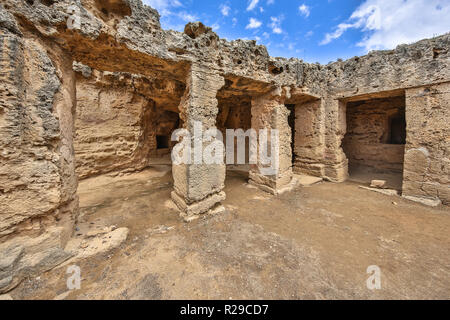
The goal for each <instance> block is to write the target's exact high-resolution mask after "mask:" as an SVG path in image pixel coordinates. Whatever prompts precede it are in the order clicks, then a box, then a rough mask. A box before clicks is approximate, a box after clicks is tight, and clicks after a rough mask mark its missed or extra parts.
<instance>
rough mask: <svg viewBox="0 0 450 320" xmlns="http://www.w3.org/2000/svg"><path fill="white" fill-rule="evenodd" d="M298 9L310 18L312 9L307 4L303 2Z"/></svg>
mask: <svg viewBox="0 0 450 320" xmlns="http://www.w3.org/2000/svg"><path fill="white" fill-rule="evenodd" d="M298 10H299V11H300V13H301V14H302V15H304V16H305V17H306V18H308V17H309V14H310V13H311V9H310V8H309V7H308V6H307V5H306V4H302V5H301V6H300V7H298Z"/></svg>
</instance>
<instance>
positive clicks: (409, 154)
mask: <svg viewBox="0 0 450 320" xmlns="http://www.w3.org/2000/svg"><path fill="white" fill-rule="evenodd" d="M449 119H450V83H449V82H447V83H443V84H438V85H431V86H426V87H420V88H414V89H408V90H406V123H407V143H406V152H405V165H404V174H403V179H404V180H403V195H404V196H406V197H412V198H413V199H414V198H416V199H419V200H420V199H429V200H431V201H432V202H433V201H434V202H439V201H442V202H443V203H445V204H449V203H450V126H449V124H448V121H449Z"/></svg>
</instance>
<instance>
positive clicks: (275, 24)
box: [269, 16, 284, 34]
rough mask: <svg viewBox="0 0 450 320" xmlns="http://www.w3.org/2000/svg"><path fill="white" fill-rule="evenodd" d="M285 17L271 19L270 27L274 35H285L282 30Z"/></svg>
mask: <svg viewBox="0 0 450 320" xmlns="http://www.w3.org/2000/svg"><path fill="white" fill-rule="evenodd" d="M283 19H284V17H283V16H280V17H270V21H271V22H270V24H269V27H270V28H271V29H272V32H273V33H276V34H281V33H283V29H281V22H282V21H283Z"/></svg>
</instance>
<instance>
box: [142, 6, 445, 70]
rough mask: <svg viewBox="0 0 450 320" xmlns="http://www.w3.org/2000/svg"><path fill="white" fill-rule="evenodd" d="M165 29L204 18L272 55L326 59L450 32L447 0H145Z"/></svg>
mask: <svg viewBox="0 0 450 320" xmlns="http://www.w3.org/2000/svg"><path fill="white" fill-rule="evenodd" d="M143 1H144V3H146V4H148V5H150V6H152V7H153V8H156V9H157V10H158V11H159V12H160V14H161V25H162V27H163V28H164V29H174V30H178V31H183V29H184V25H185V24H186V23H187V22H190V21H202V22H203V23H204V24H206V25H208V26H211V27H213V29H214V31H215V32H216V33H217V34H218V35H219V36H220V37H221V38H226V39H228V40H234V39H254V40H257V42H258V43H259V44H263V45H266V46H267V48H268V50H269V53H270V55H272V56H281V57H286V58H290V57H296V58H300V59H303V60H305V61H307V62H312V63H314V62H320V63H323V64H326V63H328V62H330V61H336V60H337V59H338V58H342V59H348V58H351V57H353V56H356V55H363V54H366V53H367V52H369V51H370V50H375V49H392V48H395V46H397V45H398V44H402V43H411V42H414V41H417V40H420V39H423V38H429V37H432V36H435V35H440V34H443V33H446V32H450V0H303V1H297V0H290V1H286V0H219V1H215V0H143Z"/></svg>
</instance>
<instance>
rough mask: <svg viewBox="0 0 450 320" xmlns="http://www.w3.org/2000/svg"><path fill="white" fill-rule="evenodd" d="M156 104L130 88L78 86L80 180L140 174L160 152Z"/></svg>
mask: <svg viewBox="0 0 450 320" xmlns="http://www.w3.org/2000/svg"><path fill="white" fill-rule="evenodd" d="M154 112H155V111H154V102H153V101H151V100H147V99H146V98H145V97H142V96H140V95H138V94H136V93H135V92H133V91H132V90H130V89H129V88H126V87H104V86H102V85H98V84H96V83H95V81H94V80H91V81H89V80H85V79H81V78H80V80H79V81H78V82H77V112H76V121H75V130H76V139H75V152H76V161H77V173H78V175H79V177H80V178H85V177H89V176H92V175H97V174H101V173H107V172H111V171H117V170H120V169H129V170H133V169H134V170H139V169H142V168H145V167H146V166H147V164H148V159H149V156H150V151H151V150H155V149H156V136H155V125H154V123H152V116H153V117H154V114H153V113H154Z"/></svg>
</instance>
